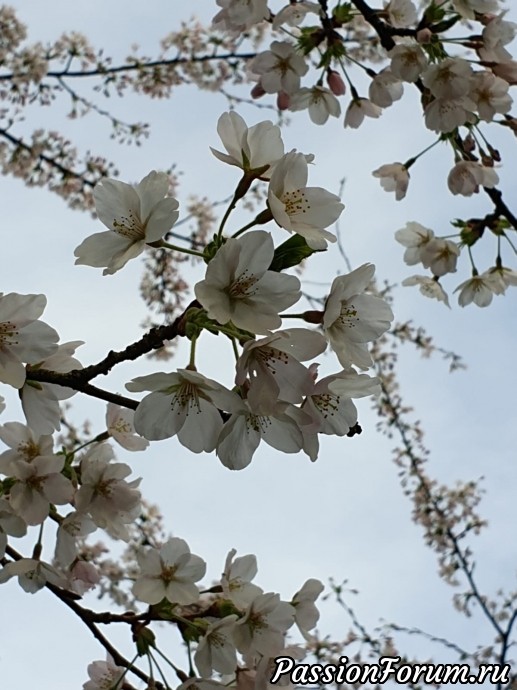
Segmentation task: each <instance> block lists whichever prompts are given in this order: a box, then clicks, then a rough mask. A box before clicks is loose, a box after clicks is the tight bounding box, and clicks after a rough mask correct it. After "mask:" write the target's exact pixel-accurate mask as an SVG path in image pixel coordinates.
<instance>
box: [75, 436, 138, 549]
mask: <svg viewBox="0 0 517 690" xmlns="http://www.w3.org/2000/svg"><path fill="white" fill-rule="evenodd" d="M113 457H114V454H113V449H112V447H111V446H110V445H108V444H107V443H101V444H99V445H97V446H93V447H92V448H91V449H90V450H89V451H88V452H87V453H85V455H83V457H82V459H81V488H80V489H79V491H78V492H77V494H76V496H75V507H76V509H77V510H78V511H79V512H81V513H88V514H89V515H90V516H91V517H92V519H93V521H94V522H95V524H96V525H97V527H101V528H102V529H105V530H106V531H107V532H108V534H109V535H110V536H111V537H113V538H114V539H123V540H125V541H127V540H128V539H129V532H128V530H127V527H126V525H127V524H129V523H131V522H133V520H134V519H135V518H136V517H137V516H138V515H139V513H140V491H138V489H137V488H136V487H137V486H138V485H139V484H140V479H135V480H133V481H132V482H130V483H128V482H126V481H125V478H126V477H127V476H128V475H130V474H131V468H130V467H129V466H128V465H125V464H124V463H120V462H118V463H117V462H111V460H112V459H113Z"/></svg>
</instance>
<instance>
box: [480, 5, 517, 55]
mask: <svg viewBox="0 0 517 690" xmlns="http://www.w3.org/2000/svg"><path fill="white" fill-rule="evenodd" d="M505 14H506V12H501V14H499V15H498V16H497V17H492V18H491V19H490V21H489V22H488V23H487V25H486V26H485V28H484V29H483V33H482V36H483V47H481V48H478V54H479V57H480V58H481V59H482V60H484V61H486V62H509V61H510V60H511V59H512V54H511V53H510V52H509V51H508V50H506V48H505V47H504V46H506V45H508V44H509V43H511V42H512V41H513V39H514V38H515V36H516V34H517V24H516V23H515V22H508V21H506V20H505V19H504V16H505Z"/></svg>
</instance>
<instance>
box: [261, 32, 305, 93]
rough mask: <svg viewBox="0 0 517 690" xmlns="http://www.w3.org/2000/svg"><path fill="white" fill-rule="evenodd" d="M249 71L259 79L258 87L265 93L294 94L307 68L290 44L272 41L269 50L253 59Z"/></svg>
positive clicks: (303, 60) (301, 57)
mask: <svg viewBox="0 0 517 690" xmlns="http://www.w3.org/2000/svg"><path fill="white" fill-rule="evenodd" d="M249 70H250V72H251V73H252V74H255V75H257V76H258V77H260V85H261V86H262V88H263V89H264V91H265V92H266V93H279V92H280V91H283V92H285V93H286V94H294V93H296V92H297V91H298V89H299V88H300V77H303V76H304V75H305V74H307V72H308V70H309V66H308V65H307V63H306V62H305V59H304V58H303V56H302V55H301V54H300V53H299V52H298V51H297V50H296V47H295V46H294V45H293V44H292V43H287V42H286V41H273V42H272V43H271V46H270V50H266V51H265V52H263V53H259V54H258V55H257V56H256V57H255V58H253V60H252V61H251V63H250V65H249Z"/></svg>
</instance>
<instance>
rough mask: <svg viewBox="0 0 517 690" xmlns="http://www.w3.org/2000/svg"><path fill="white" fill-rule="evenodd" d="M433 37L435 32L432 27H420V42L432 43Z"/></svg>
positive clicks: (418, 33)
mask: <svg viewBox="0 0 517 690" xmlns="http://www.w3.org/2000/svg"><path fill="white" fill-rule="evenodd" d="M432 38H433V32H432V31H431V29H427V28H426V29H420V31H417V32H416V40H417V41H418V43H431V41H432Z"/></svg>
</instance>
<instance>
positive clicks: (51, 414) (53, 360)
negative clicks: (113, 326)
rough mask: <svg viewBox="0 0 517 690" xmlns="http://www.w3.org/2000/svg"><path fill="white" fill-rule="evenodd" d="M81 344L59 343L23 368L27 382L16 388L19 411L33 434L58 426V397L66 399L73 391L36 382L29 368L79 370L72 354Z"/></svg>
mask: <svg viewBox="0 0 517 690" xmlns="http://www.w3.org/2000/svg"><path fill="white" fill-rule="evenodd" d="M80 345H84V343H83V341H82V340H74V341H72V342H70V343H63V344H62V345H59V346H58V348H57V351H56V352H54V354H53V355H50V357H47V358H46V359H45V360H43V361H42V362H38V364H36V365H32V367H31V366H30V365H29V367H28V370H27V377H28V379H29V380H28V381H26V382H25V385H24V386H23V388H22V389H21V391H20V398H21V401H22V408H23V413H24V414H25V419H26V420H27V424H28V425H29V426H30V427H31V429H32V430H33V431H34V432H35V433H36V434H52V433H54V431H56V430H58V429H60V428H61V408H60V407H59V401H60V400H67V399H68V398H71V397H72V396H73V395H75V394H76V393H77V391H75V390H73V388H68V387H65V386H59V385H58V384H56V383H40V382H39V381H31V380H30V377H31V369H49V370H50V371H57V372H59V373H61V374H64V373H67V372H69V371H72V370H73V369H82V368H83V365H82V364H81V362H79V360H77V359H75V357H72V355H73V354H74V352H75V351H76V349H77V348H78V347H79V346H80Z"/></svg>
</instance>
